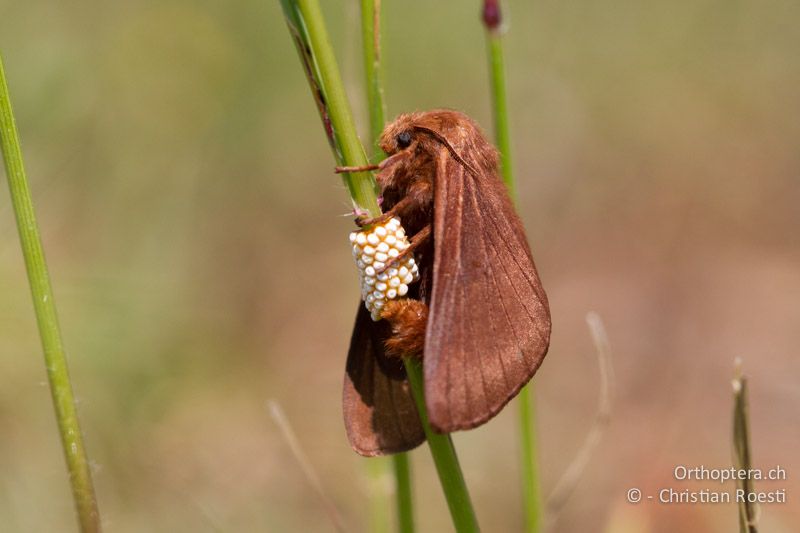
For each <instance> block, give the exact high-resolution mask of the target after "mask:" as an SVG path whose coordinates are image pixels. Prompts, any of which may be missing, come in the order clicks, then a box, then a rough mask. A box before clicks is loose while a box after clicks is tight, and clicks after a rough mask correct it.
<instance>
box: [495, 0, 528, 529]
mask: <svg viewBox="0 0 800 533" xmlns="http://www.w3.org/2000/svg"><path fill="white" fill-rule="evenodd" d="M483 22H484V25H485V27H486V48H487V54H488V57H489V79H490V85H491V89H492V113H493V116H494V134H495V142H496V144H497V149H498V150H499V151H500V172H501V176H502V178H503V181H504V182H505V184H506V187H507V188H508V192H509V194H510V195H511V198H512V199H514V200H515V201H516V187H515V184H514V168H513V163H512V151H511V126H510V124H509V113H508V94H507V89H506V72H505V62H504V53H503V38H502V33H503V31H502V30H503V27H502V26H503V20H502V15H501V11H500V2H499V0H486V1H485V2H484V6H483ZM517 405H518V425H519V439H520V448H521V456H520V460H521V461H522V465H521V466H522V497H523V509H524V514H525V531H526V532H527V533H539V531H541V524H542V495H541V488H540V487H541V485H540V481H539V467H538V461H537V445H536V420H535V408H534V398H533V385H531V384H528V385H526V386H525V387H523V389H522V390H521V391H520V393H519V397H518V399H517Z"/></svg>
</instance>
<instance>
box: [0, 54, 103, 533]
mask: <svg viewBox="0 0 800 533" xmlns="http://www.w3.org/2000/svg"><path fill="white" fill-rule="evenodd" d="M0 141H2V151H3V160H4V161H5V168H6V175H7V177H8V188H9V189H10V191H11V203H12V205H13V207H14V215H15V216H16V220H17V229H18V230H19V239H20V244H21V245H22V255H23V257H24V259H25V268H26V270H27V273H28V282H29V284H30V288H31V296H32V297H33V310H34V313H35V314H36V323H37V326H38V328H39V336H40V337H41V341H42V348H43V349H44V359H45V366H46V367H47V379H48V381H49V383H50V393H51V395H52V398H53V407H54V408H55V414H56V421H57V423H58V431H59V434H60V436H61V445H62V447H63V449H64V456H65V457H66V460H67V469H68V472H69V480H70V485H71V487H72V496H73V498H74V500H75V506H76V508H77V512H78V521H79V523H80V528H81V531H83V532H84V533H94V532H98V531H100V515H99V512H98V510H97V500H96V498H95V493H94V486H93V484H92V474H91V469H90V466H89V458H88V457H87V455H86V449H85V448H84V445H83V436H82V433H81V429H80V425H79V423H78V413H77V410H76V408H75V399H74V397H73V394H72V384H71V382H70V379H69V371H68V369H67V360H66V355H65V353H64V346H63V343H62V341H61V332H60V330H59V327H58V316H57V314H56V305H55V300H54V299H53V289H52V287H51V286H50V277H49V275H48V273H47V262H46V261H45V257H44V249H43V248H42V239H41V237H40V236H39V228H38V226H37V224H36V216H35V213H34V209H33V201H32V199H31V192H30V189H29V187H28V180H27V178H26V176H25V167H24V165H23V162H22V151H21V149H20V143H19V135H18V133H17V127H16V123H15V122H14V115H13V112H12V110H11V98H10V96H9V92H8V84H7V83H6V77H5V71H4V69H3V61H2V58H0Z"/></svg>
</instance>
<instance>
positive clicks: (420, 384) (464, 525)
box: [404, 357, 480, 533]
mask: <svg viewBox="0 0 800 533" xmlns="http://www.w3.org/2000/svg"><path fill="white" fill-rule="evenodd" d="M404 362H405V366H406V373H407V374H408V381H409V383H411V391H412V392H413V393H414V399H415V400H416V402H417V406H424V405H425V382H424V378H423V374H422V365H420V363H419V361H418V360H417V359H414V358H411V357H407V358H406V359H404ZM419 415H420V418H421V419H422V428H423V429H424V430H425V437H426V438H427V439H428V446H429V447H430V449H431V454H432V455H433V462H434V464H435V465H436V472H437V473H438V474H439V481H440V482H441V484H442V489H444V495H445V498H446V499H447V507H448V508H449V509H450V516H451V517H452V518H453V525H454V526H455V528H456V531H457V532H458V533H473V532H478V531H480V527H478V519H477V518H476V517H475V511H474V510H473V509H472V500H470V497H469V491H468V490H467V484H466V482H465V481H464V475H463V474H462V473H461V466H460V465H459V464H458V456H456V450H455V448H454V447H453V440H452V439H451V438H450V435H449V434H443V435H442V434H439V433H436V432H434V431H433V429H432V428H431V425H430V423H429V422H428V413H427V411H426V410H425V409H424V407H422V408H420V410H419Z"/></svg>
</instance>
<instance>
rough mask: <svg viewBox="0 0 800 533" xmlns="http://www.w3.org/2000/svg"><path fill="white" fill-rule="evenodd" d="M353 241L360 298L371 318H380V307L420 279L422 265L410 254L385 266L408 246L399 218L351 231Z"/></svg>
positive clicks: (402, 294)
mask: <svg viewBox="0 0 800 533" xmlns="http://www.w3.org/2000/svg"><path fill="white" fill-rule="evenodd" d="M350 243H351V244H352V245H353V258H354V259H355V261H356V266H357V267H358V281H359V284H360V285H361V299H362V300H364V304H365V305H366V306H367V310H368V311H369V312H370V314H371V315H372V320H375V321H377V320H380V318H381V309H382V308H383V306H384V305H385V304H386V302H387V301H388V300H393V299H395V298H397V297H400V296H405V295H406V294H407V293H408V286H409V284H411V283H413V282H415V281H417V280H418V279H419V267H417V263H416V262H415V261H414V257H413V256H412V255H411V254H409V255H407V256H405V257H403V258H401V259H400V260H399V261H397V262H395V263H393V264H392V266H391V267H389V268H386V264H387V263H388V262H390V261H391V260H392V259H396V258H397V257H399V256H400V254H401V253H402V252H403V251H404V250H405V249H406V248H408V247H409V243H408V239H407V238H406V232H405V231H404V230H403V227H402V226H401V225H400V219H398V218H392V219H390V220H389V221H387V222H384V223H383V224H376V225H374V226H372V227H371V228H370V229H369V230H366V231H354V232H352V233H351V234H350Z"/></svg>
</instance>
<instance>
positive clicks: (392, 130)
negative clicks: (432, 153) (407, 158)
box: [380, 115, 418, 155]
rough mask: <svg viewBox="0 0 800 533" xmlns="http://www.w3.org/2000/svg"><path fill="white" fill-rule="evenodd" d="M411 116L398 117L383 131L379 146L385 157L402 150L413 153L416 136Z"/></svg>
mask: <svg viewBox="0 0 800 533" xmlns="http://www.w3.org/2000/svg"><path fill="white" fill-rule="evenodd" d="M412 116H413V115H400V116H399V117H398V118H397V119H396V120H395V121H394V122H392V123H391V124H389V125H388V126H386V128H385V129H384V130H383V134H382V135H381V140H380V145H381V149H382V150H383V151H384V152H386V154H387V155H394V154H396V153H398V152H402V151H404V150H406V151H413V147H414V145H416V141H417V140H418V135H417V132H416V131H415V129H414V124H413V120H412V118H411V117H412Z"/></svg>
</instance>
